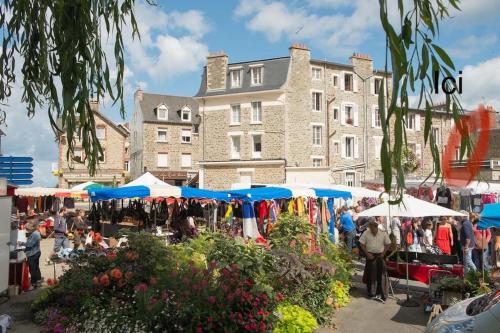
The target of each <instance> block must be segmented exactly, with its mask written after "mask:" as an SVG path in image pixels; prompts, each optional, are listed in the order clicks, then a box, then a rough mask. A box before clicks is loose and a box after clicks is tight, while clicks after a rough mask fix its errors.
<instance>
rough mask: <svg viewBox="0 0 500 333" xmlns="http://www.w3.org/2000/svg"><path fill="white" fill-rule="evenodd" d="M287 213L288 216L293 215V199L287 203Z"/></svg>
mask: <svg viewBox="0 0 500 333" xmlns="http://www.w3.org/2000/svg"><path fill="white" fill-rule="evenodd" d="M288 213H289V214H294V213H295V202H294V200H293V199H290V201H289V202H288Z"/></svg>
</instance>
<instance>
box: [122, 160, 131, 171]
mask: <svg viewBox="0 0 500 333" xmlns="http://www.w3.org/2000/svg"><path fill="white" fill-rule="evenodd" d="M123 170H124V171H126V172H129V171H130V162H129V161H125V163H124V164H123Z"/></svg>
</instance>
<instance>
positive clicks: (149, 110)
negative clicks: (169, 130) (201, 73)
mask: <svg viewBox="0 0 500 333" xmlns="http://www.w3.org/2000/svg"><path fill="white" fill-rule="evenodd" d="M161 104H163V105H165V106H166V107H167V108H168V120H159V119H158V117H157V113H156V108H157V107H158V106H160V105H161ZM139 105H140V107H141V110H142V113H143V115H144V118H143V119H144V122H154V123H170V124H189V122H187V121H182V119H181V109H182V108H183V107H184V106H187V107H189V108H190V109H191V123H193V124H199V122H200V119H199V117H197V115H198V103H197V102H196V100H195V99H194V98H193V97H186V96H172V95H161V94H150V93H145V92H143V93H142V100H141V101H140V102H139Z"/></svg>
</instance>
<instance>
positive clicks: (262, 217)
mask: <svg viewBox="0 0 500 333" xmlns="http://www.w3.org/2000/svg"><path fill="white" fill-rule="evenodd" d="M268 214H269V212H268V209H267V201H265V200H263V201H261V202H260V203H259V226H260V228H261V230H262V233H264V231H266V230H267V216H268Z"/></svg>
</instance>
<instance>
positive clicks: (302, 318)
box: [273, 305, 318, 333]
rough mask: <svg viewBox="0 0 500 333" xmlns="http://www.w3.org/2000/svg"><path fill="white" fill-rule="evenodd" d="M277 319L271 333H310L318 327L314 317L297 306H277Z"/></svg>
mask: <svg viewBox="0 0 500 333" xmlns="http://www.w3.org/2000/svg"><path fill="white" fill-rule="evenodd" d="M277 311H278V317H279V318H280V320H279V321H278V323H277V324H276V327H275V328H274V330H273V333H311V332H313V331H314V330H315V329H316V328H317V327H318V322H317V321H316V319H315V318H314V316H313V315H312V314H311V313H310V312H309V311H307V310H306V309H304V308H302V307H300V306H297V305H280V306H278V310H277Z"/></svg>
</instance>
